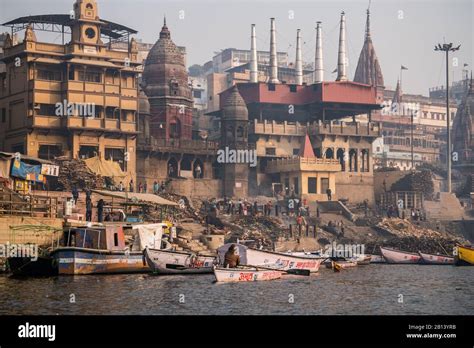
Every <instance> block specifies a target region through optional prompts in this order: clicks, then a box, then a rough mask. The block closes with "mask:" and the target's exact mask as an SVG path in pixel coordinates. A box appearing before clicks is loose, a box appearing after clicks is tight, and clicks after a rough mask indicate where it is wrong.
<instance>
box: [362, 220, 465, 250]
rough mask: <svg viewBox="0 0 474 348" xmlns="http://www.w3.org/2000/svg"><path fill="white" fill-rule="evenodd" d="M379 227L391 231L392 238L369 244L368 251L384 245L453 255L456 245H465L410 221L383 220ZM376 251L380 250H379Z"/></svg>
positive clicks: (452, 236)
mask: <svg viewBox="0 0 474 348" xmlns="http://www.w3.org/2000/svg"><path fill="white" fill-rule="evenodd" d="M377 226H378V227H381V228H383V229H385V230H387V231H390V232H391V234H392V236H390V237H386V238H384V240H383V241H381V240H379V241H378V242H375V243H367V245H366V247H367V249H368V250H373V249H374V248H375V247H376V246H377V245H378V246H380V245H383V246H386V247H392V248H396V249H400V250H405V251H411V252H417V251H421V252H425V253H433V254H436V253H440V254H446V253H447V254H452V252H453V248H454V246H455V245H456V244H459V243H461V244H463V243H465V240H464V239H463V238H460V237H456V236H455V235H453V234H450V233H442V232H439V231H435V230H432V229H430V228H424V227H419V226H415V225H413V224H412V223H411V222H410V221H408V220H402V219H383V220H382V222H380V223H379V224H378V225H377ZM376 244H377V245H376ZM375 249H376V250H378V248H375Z"/></svg>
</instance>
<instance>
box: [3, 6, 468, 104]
mask: <svg viewBox="0 0 474 348" xmlns="http://www.w3.org/2000/svg"><path fill="white" fill-rule="evenodd" d="M72 3H73V0H0V23H4V22H6V21H9V20H12V19H14V18H17V17H20V16H26V15H37V14H47V13H58V14H59V13H69V11H70V10H71V9H72ZM98 4H99V16H100V17H102V18H104V19H107V20H110V21H113V22H118V23H120V24H123V25H126V26H128V27H131V28H133V29H136V30H138V32H139V33H138V35H137V37H138V38H140V39H142V40H143V41H144V42H155V41H156V40H157V38H158V35H159V32H160V29H161V26H162V23H163V16H164V15H165V14H166V18H167V23H168V27H169V28H170V30H171V38H172V39H173V41H174V42H175V43H176V44H177V45H180V46H186V49H187V54H188V55H187V63H188V66H190V65H192V64H195V63H197V64H203V63H205V62H206V61H208V60H211V59H212V56H213V55H214V52H218V51H219V50H221V49H224V48H228V47H234V48H242V49H248V48H249V47H250V24H252V23H255V24H256V28H257V48H258V49H259V50H268V49H269V38H270V33H269V30H270V20H269V18H270V17H275V18H276V29H277V49H278V51H287V52H288V53H289V56H290V60H294V56H295V52H294V51H295V40H296V29H301V30H302V38H303V42H304V45H303V60H304V61H309V62H311V61H313V60H314V50H315V36H316V34H315V29H314V28H315V26H316V25H315V23H316V21H322V25H323V51H324V68H325V70H326V72H325V79H326V80H333V79H335V74H331V71H333V70H334V69H335V68H336V66H337V42H338V36H339V27H338V22H339V16H340V12H341V10H344V11H345V12H346V28H347V52H348V58H349V69H348V72H349V77H350V79H352V78H353V76H354V72H355V68H356V65H357V59H358V56H359V53H360V50H361V48H362V44H363V39H364V30H365V18H366V17H365V11H366V9H367V6H368V4H369V1H368V0H365V1H337V0H336V1H319V0H296V1H288V0H286V1H282V0H277V1H275V0H272V1H270V0H244V1H242V0H239V1H237V0H173V1H166V0H127V1H124V0H98ZM473 4H474V0H409V1H393V0H373V1H372V2H371V5H370V9H371V29H372V39H373V42H374V45H375V49H376V52H377V55H378V58H379V61H380V64H381V67H382V71H383V75H384V78H385V85H386V86H387V87H392V88H393V87H394V86H395V85H396V81H397V78H398V76H399V74H400V65H404V66H406V67H407V68H408V70H407V71H404V72H403V90H404V92H406V93H418V94H424V95H427V94H428V88H429V87H432V86H437V85H442V84H444V82H445V73H444V56H443V54H442V53H440V52H434V51H433V48H434V45H435V44H436V43H438V42H441V43H442V42H443V40H446V42H453V43H454V44H456V45H457V44H461V50H460V51H458V52H456V53H454V54H452V57H453V58H454V57H456V58H457V64H458V66H457V67H456V66H454V64H455V61H452V62H451V63H453V64H452V66H451V73H452V74H453V75H452V76H454V79H455V80H459V79H460V78H461V71H462V69H463V65H464V64H465V63H467V64H469V67H468V68H469V69H471V68H473V67H474V61H473V50H474V44H473V29H474V28H473V19H474V5H473ZM183 11H184V12H183ZM290 11H292V12H290ZM291 14H294V18H293V19H291V18H290V15H291ZM180 15H181V16H183V15H184V18H182V19H181V18H180ZM1 29H2V31H5V30H7V29H8V28H6V27H2V28H1ZM38 36H39V37H40V39H41V35H38ZM52 39H53V40H55V41H56V42H58V43H59V42H60V35H57V34H54V36H52Z"/></svg>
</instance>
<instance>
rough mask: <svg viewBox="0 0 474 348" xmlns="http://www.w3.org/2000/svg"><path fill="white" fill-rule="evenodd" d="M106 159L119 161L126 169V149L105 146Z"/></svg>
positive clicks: (121, 166)
mask: <svg viewBox="0 0 474 348" xmlns="http://www.w3.org/2000/svg"><path fill="white" fill-rule="evenodd" d="M105 159H106V160H112V161H114V162H117V163H118V164H119V165H120V168H122V170H125V150H124V149H114V148H105Z"/></svg>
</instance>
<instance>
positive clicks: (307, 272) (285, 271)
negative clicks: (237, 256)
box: [244, 265, 311, 276]
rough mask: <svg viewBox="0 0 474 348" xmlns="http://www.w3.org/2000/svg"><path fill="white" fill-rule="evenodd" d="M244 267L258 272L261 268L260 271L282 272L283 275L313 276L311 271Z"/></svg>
mask: <svg viewBox="0 0 474 348" xmlns="http://www.w3.org/2000/svg"><path fill="white" fill-rule="evenodd" d="M244 266H246V267H252V268H256V269H257V270H258V269H259V268H260V269H266V270H269V271H277V272H282V273H286V274H293V275H301V276H309V275H310V274H311V272H310V271H309V269H297V268H290V269H288V270H280V269H277V268H271V267H265V266H263V267H262V266H254V265H244Z"/></svg>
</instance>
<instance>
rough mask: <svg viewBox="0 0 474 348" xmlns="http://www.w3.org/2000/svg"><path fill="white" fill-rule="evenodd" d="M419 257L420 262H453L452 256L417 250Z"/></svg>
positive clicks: (440, 263) (433, 263) (431, 263)
mask: <svg viewBox="0 0 474 348" xmlns="http://www.w3.org/2000/svg"><path fill="white" fill-rule="evenodd" d="M418 254H420V257H421V260H420V261H421V263H425V264H430V265H452V264H454V257H452V256H446V255H435V254H425V253H422V252H420V251H419V252H418Z"/></svg>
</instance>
